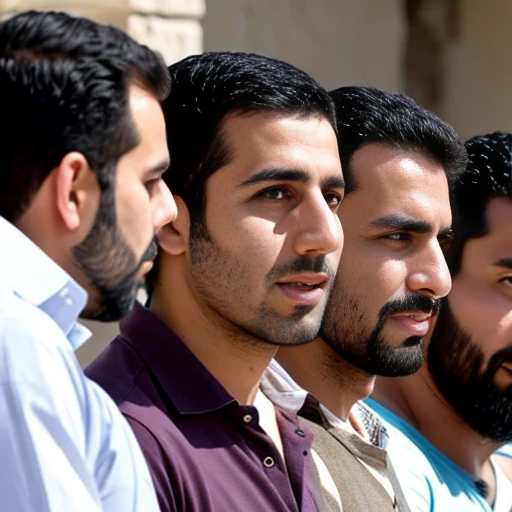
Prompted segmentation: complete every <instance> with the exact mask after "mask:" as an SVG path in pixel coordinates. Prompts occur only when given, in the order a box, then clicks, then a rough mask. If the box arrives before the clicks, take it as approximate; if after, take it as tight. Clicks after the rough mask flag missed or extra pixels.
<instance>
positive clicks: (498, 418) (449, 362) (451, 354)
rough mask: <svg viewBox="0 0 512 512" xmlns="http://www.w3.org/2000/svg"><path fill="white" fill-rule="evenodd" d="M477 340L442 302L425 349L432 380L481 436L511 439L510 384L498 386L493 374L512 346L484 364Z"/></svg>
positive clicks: (511, 352)
mask: <svg viewBox="0 0 512 512" xmlns="http://www.w3.org/2000/svg"><path fill="white" fill-rule="evenodd" d="M484 360H485V356H484V353H483V351H482V349H481V348H480V346H479V344H477V343H476V342H475V341H473V340H472V338H471V335H470V334H469V333H467V332H465V331H464V330H463V329H462V328H461V326H460V325H459V323H458V322H457V320H456V319H455V317H454V316H453V313H452V312H451V310H450V307H449V306H448V302H446V304H444V305H443V307H442V309H441V313H440V315H439V319H438V321H437V324H436V326H435V329H434V332H433V333H432V338H431V340H430V343H429V346H428V351H427V365H428V370H429V372H430V374H431V376H432V379H433V380H434V383H435V385H436V387H437V389H438V390H439V392H440V393H441V394H442V395H443V397H444V398H445V399H446V401H447V402H448V403H449V404H450V405H451V406H452V407H453V409H454V410H455V411H456V413H457V414H458V415H459V416H460V417H461V418H462V419H463V420H464V422H465V423H466V424H467V425H469V426H470V427H471V428H472V429H473V430H474V431H475V432H477V433H478V434H480V435H481V436H482V437H483V438H484V439H489V440H491V441H494V442H497V443H508V442H511V441H512V386H509V387H508V388H507V389H505V390H500V389H498V388H497V387H496V385H495V375H496V372H497V371H498V369H499V367H500V365H501V364H503V363H504V362H511V361H512V346H509V347H507V348H504V349H502V350H499V351H498V352H496V353H495V354H494V355H493V356H492V357H491V359H490V360H489V363H488V365H487V367H484Z"/></svg>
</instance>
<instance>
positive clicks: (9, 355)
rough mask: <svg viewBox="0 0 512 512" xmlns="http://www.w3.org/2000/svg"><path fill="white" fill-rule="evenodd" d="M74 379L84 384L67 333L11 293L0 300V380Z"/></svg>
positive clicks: (59, 381) (76, 383)
mask: <svg viewBox="0 0 512 512" xmlns="http://www.w3.org/2000/svg"><path fill="white" fill-rule="evenodd" d="M70 380H72V381H73V384H74V386H76V387H77V389H78V388H82V387H83V381H84V377H83V373H82V371H81V369H80V366H79V364H78V361H77V359H76V357H75V355H74V352H73V349H72V347H71V344H70V342H69V341H68V340H67V338H66V336H65V335H64V333H63V332H62V330H61V329H60V328H59V326H58V325H57V324H56V323H55V322H54V321H53V319H52V318H51V317H49V316H48V315H47V314H45V313H44V312H43V311H41V310H40V309H38V308H37V307H35V306H32V305H31V304H29V303H27V302H25V301H23V300H21V299H20V298H18V297H16V296H15V295H12V296H11V297H10V298H9V300H7V301H5V300H4V301H3V302H1V303H0V382H2V383H3V384H4V385H5V384H9V383H11V384H22V383H25V384H27V385H30V384H34V385H35V386H43V387H44V386H45V384H47V385H56V391H57V392H61V393H65V392H66V391H68V390H69V386H68V389H60V391H59V388H60V387H61V386H62V385H63V384H64V382H69V381H70Z"/></svg>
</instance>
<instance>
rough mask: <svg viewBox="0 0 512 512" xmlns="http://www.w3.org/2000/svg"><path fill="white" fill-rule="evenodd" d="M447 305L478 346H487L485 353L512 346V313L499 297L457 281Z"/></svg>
mask: <svg viewBox="0 0 512 512" xmlns="http://www.w3.org/2000/svg"><path fill="white" fill-rule="evenodd" d="M491 295H494V297H491ZM448 301H449V304H450V309H451V311H452V313H453V315H454V317H455V319H456V320H457V322H458V323H459V324H460V325H461V327H462V328H463V329H464V330H465V331H466V332H468V333H469V334H470V335H471V336H472V338H473V339H474V341H475V342H477V343H484V344H485V345H484V348H485V351H486V352H489V353H493V352H495V351H497V350H500V349H501V348H503V347H504V346H508V345H510V342H511V340H512V311H510V310H509V309H508V307H504V304H503V303H502V302H503V299H501V298H500V297H499V295H498V294H490V293H489V290H487V292H486V291H485V290H481V289H479V288H478V287H477V286H475V283H474V282H473V283H472V285H471V283H464V282H461V281H460V280H455V282H454V285H453V287H452V291H451V292H450V295H449V297H448ZM508 306H509V304H508Z"/></svg>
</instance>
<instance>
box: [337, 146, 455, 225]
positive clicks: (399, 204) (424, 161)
mask: <svg viewBox="0 0 512 512" xmlns="http://www.w3.org/2000/svg"><path fill="white" fill-rule="evenodd" d="M365 151H366V153H365ZM354 157H357V158H354V160H353V161H352V163H351V169H350V172H351V174H352V177H353V178H354V179H355V181H356V183H357V185H358V187H357V189H356V191H355V192H352V193H350V194H349V195H348V196H347V198H346V200H345V201H346V203H345V204H346V205H347V206H348V205H349V204H350V203H353V206H355V207H357V208H358V210H359V213H360V215H361V217H362V218H364V219H365V221H366V222H373V221H375V220H377V219H379V218H381V217H390V216H395V217H400V216H401V217H410V218H411V219H413V218H414V219H416V220H417V221H425V222H428V223H430V224H432V225H433V226H436V227H439V228H440V229H446V228H448V227H449V226H450V224H451V208H450V198H449V190H448V180H447V178H446V173H445V171H444V169H443V168H442V166H441V165H440V164H438V163H436V162H435V161H434V160H432V159H430V158H427V157H425V156H423V155H421V154H416V153H412V152H409V151H402V150H400V149H397V148H392V147H389V146H383V145H381V144H370V145H368V146H366V147H364V148H361V150H359V151H358V152H356V154H355V155H354ZM344 206H345V205H344V204H343V203H342V205H341V208H340V216H342V215H343V210H344Z"/></svg>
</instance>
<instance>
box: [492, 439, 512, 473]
mask: <svg viewBox="0 0 512 512" xmlns="http://www.w3.org/2000/svg"><path fill="white" fill-rule="evenodd" d="M493 458H494V460H495V462H496V463H497V464H498V466H499V467H500V469H501V471H502V472H503V473H504V475H505V476H506V477H507V478H508V479H509V480H510V481H511V482H512V444H506V445H505V446H502V447H501V448H500V449H499V450H497V451H496V453H495V454H494V456H493Z"/></svg>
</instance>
